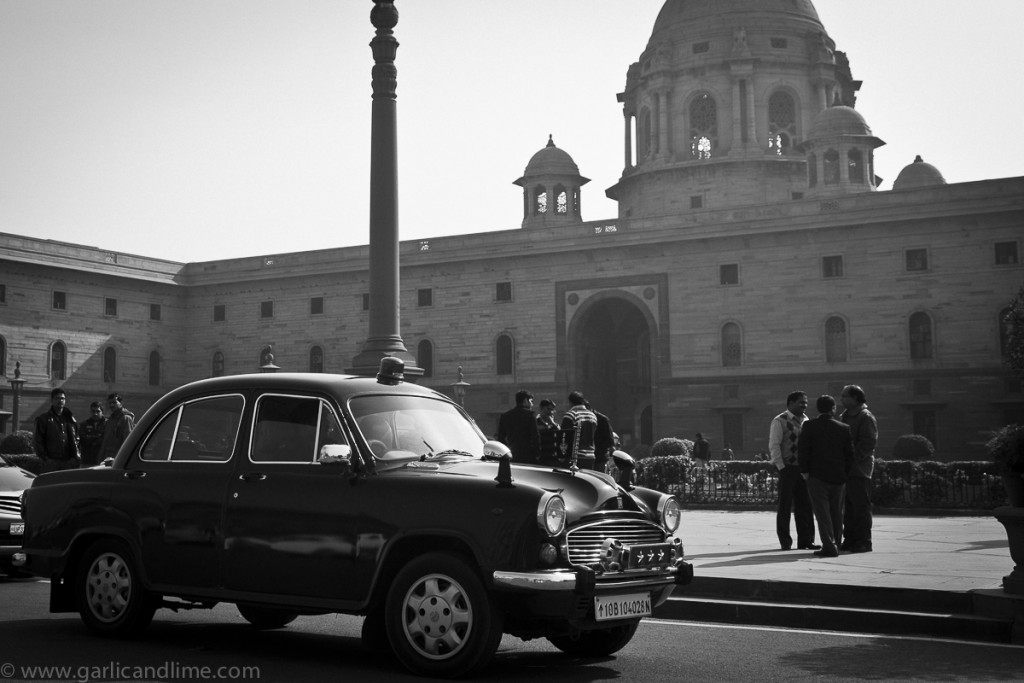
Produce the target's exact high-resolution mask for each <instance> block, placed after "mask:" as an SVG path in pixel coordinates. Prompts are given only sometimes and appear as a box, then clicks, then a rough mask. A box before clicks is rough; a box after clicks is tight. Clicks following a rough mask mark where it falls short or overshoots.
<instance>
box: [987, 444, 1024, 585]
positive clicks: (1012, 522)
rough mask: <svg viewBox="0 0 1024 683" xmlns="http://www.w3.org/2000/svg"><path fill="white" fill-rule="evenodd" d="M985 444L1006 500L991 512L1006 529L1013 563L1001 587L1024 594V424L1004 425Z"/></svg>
mask: <svg viewBox="0 0 1024 683" xmlns="http://www.w3.org/2000/svg"><path fill="white" fill-rule="evenodd" d="M985 446H986V448H987V449H988V454H989V457H991V458H992V461H993V462H995V463H997V464H998V465H999V472H1000V474H1001V475H1002V477H1003V485H1004V486H1005V487H1006V497H1007V499H1008V502H1009V505H1008V506H1007V507H1000V508H996V509H995V511H994V512H993V514H994V515H995V517H996V519H998V520H999V522H1000V524H1002V525H1003V526H1004V527H1005V528H1006V538H1007V540H1008V541H1009V543H1010V557H1011V558H1012V559H1013V561H1014V563H1015V564H1016V566H1015V567H1014V568H1013V571H1012V572H1010V574H1009V575H1007V576H1004V577H1003V590H1004V591H1005V592H1007V593H1017V594H1021V595H1024V425H1007V426H1005V427H1003V428H1002V429H1000V430H999V431H996V432H993V433H992V438H991V439H989V441H988V443H987V444H985Z"/></svg>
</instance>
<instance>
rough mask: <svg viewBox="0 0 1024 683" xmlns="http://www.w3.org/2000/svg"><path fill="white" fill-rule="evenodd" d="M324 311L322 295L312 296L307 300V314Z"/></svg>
mask: <svg viewBox="0 0 1024 683" xmlns="http://www.w3.org/2000/svg"><path fill="white" fill-rule="evenodd" d="M323 312H324V298H323V297H322V296H314V297H312V298H311V299H310V300H309V314H310V315H323Z"/></svg>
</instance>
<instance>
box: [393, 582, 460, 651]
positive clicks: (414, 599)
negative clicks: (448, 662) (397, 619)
mask: <svg viewBox="0 0 1024 683" xmlns="http://www.w3.org/2000/svg"><path fill="white" fill-rule="evenodd" d="M403 623H404V625H405V637H406V639H407V640H408V641H409V643H410V644H412V646H413V647H414V648H415V649H416V650H417V652H418V653H419V654H420V655H422V656H423V657H426V658H428V659H436V660H440V659H447V658H449V657H452V656H454V655H455V654H456V653H458V652H459V650H461V649H462V647H463V646H464V645H465V643H466V638H467V637H468V636H469V633H470V630H471V629H472V626H473V610H472V607H471V606H470V604H469V601H468V600H467V598H466V593H465V590H463V588H462V586H460V585H459V584H458V583H457V582H455V581H453V580H452V579H451V578H450V577H447V576H444V575H441V574H431V575H429V576H425V577H423V578H421V579H420V580H419V581H417V582H416V583H415V584H414V585H413V586H412V588H410V589H409V592H408V593H406V595H405V614H404V619H403Z"/></svg>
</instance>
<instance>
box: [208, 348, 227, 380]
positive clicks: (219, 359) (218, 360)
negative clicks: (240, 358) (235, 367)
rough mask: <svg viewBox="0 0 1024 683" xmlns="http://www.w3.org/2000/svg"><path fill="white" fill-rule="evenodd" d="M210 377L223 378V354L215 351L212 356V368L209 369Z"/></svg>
mask: <svg viewBox="0 0 1024 683" xmlns="http://www.w3.org/2000/svg"><path fill="white" fill-rule="evenodd" d="M210 376H211V377H223V376H224V354H223V353H222V352H220V351H217V352H216V353H214V354H213V367H212V368H210Z"/></svg>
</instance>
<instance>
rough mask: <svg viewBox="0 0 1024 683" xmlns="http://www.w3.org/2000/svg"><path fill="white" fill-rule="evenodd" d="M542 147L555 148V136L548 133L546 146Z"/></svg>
mask: <svg viewBox="0 0 1024 683" xmlns="http://www.w3.org/2000/svg"><path fill="white" fill-rule="evenodd" d="M544 146H545V147H554V146H555V136H554V135H552V134H551V133H548V144H546V145H544Z"/></svg>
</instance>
